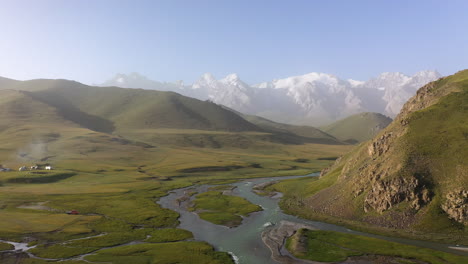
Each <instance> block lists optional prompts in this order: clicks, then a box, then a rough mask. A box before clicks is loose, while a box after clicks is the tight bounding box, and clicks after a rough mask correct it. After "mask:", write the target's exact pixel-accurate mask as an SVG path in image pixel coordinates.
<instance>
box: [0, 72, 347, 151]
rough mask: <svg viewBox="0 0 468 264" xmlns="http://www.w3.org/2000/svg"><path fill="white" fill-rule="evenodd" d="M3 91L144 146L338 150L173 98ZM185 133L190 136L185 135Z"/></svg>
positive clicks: (2, 86)
mask: <svg viewBox="0 0 468 264" xmlns="http://www.w3.org/2000/svg"><path fill="white" fill-rule="evenodd" d="M7 90H12V91H20V92H22V94H24V95H25V96H28V98H29V100H34V103H33V104H30V107H31V109H34V108H40V107H45V106H46V107H47V108H51V109H54V111H55V113H56V114H57V115H58V116H59V117H61V118H62V119H63V120H64V121H66V122H68V123H74V124H75V125H77V126H79V127H82V128H87V129H90V130H93V131H97V132H103V133H113V134H118V135H121V136H123V137H128V138H131V139H133V140H142V141H145V142H147V143H148V144H157V145H161V144H163V145H168V144H169V145H171V144H175V145H178V146H184V147H186V146H197V147H215V148H219V147H223V146H228V147H241V148H246V147H248V146H251V145H256V143H257V142H261V141H266V142H276V143H281V144H304V143H319V144H342V143H341V142H340V141H338V140H336V139H335V138H333V137H332V136H330V135H327V134H326V133H323V132H321V131H320V130H318V129H315V128H312V127H298V126H289V125H283V124H279V123H274V122H271V121H269V120H266V119H265V120H264V121H262V122H258V124H254V123H252V122H249V121H248V120H246V119H245V118H244V117H243V116H241V114H240V113H236V112H233V111H231V110H229V109H226V108H224V107H222V106H219V105H217V104H214V103H212V102H209V101H200V100H196V99H193V98H189V97H185V96H182V95H179V94H177V93H173V92H160V91H153V90H142V89H123V88H117V87H93V86H87V85H83V84H81V83H78V82H74V81H68V80H60V79H58V80H47V79H38V80H31V81H15V80H10V79H1V80H0V91H7ZM37 111H42V110H37ZM12 120H13V119H12ZM6 123H7V122H6ZM174 129H176V130H178V132H177V133H175V131H174ZM188 129H190V130H191V131H190V132H188V133H186V132H187V131H186V130H188ZM168 130H169V131H170V132H168ZM194 131H201V132H200V133H194ZM205 131H211V133H207V132H205ZM218 132H225V133H224V134H220V133H218ZM238 132H242V133H243V132H248V133H243V134H242V133H241V134H236V133H238Z"/></svg>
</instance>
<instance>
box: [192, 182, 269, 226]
mask: <svg viewBox="0 0 468 264" xmlns="http://www.w3.org/2000/svg"><path fill="white" fill-rule="evenodd" d="M193 204H194V206H193V209H194V210H197V211H201V212H198V215H199V216H200V218H202V219H204V220H206V221H209V222H212V223H214V224H217V225H225V226H229V227H234V226H238V225H240V224H241V223H242V217H241V216H247V215H249V214H250V213H253V212H256V211H261V210H262V209H261V207H260V206H258V205H256V204H252V203H251V202H249V201H247V200H245V199H244V198H241V197H238V196H232V195H223V193H222V192H219V191H208V192H205V193H201V194H198V195H197V196H196V198H195V200H194V201H193Z"/></svg>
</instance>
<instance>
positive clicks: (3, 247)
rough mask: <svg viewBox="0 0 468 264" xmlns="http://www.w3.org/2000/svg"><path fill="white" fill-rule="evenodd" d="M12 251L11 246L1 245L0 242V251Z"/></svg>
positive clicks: (12, 247)
mask: <svg viewBox="0 0 468 264" xmlns="http://www.w3.org/2000/svg"><path fill="white" fill-rule="evenodd" d="M12 249H15V247H14V246H13V245H11V244H8V243H3V242H0V251H3V250H12Z"/></svg>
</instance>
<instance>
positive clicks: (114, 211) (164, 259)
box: [0, 124, 350, 263]
mask: <svg viewBox="0 0 468 264" xmlns="http://www.w3.org/2000/svg"><path fill="white" fill-rule="evenodd" d="M141 133H142V132H141V131H134V132H128V133H125V132H122V135H123V134H125V138H124V137H123V136H122V135H118V134H114V135H111V134H106V133H100V132H95V131H90V130H88V129H84V128H80V127H69V126H67V127H60V126H59V125H57V127H54V126H50V127H45V126H41V125H35V126H34V125H31V124H24V125H23V126H21V127H10V128H6V129H4V130H2V132H1V133H0V137H1V139H2V140H1V141H0V161H1V162H0V163H1V164H2V165H4V167H8V168H12V169H14V171H11V172H0V239H3V240H9V241H17V242H20V241H28V242H29V244H30V245H36V247H35V248H33V249H31V250H30V252H31V253H33V254H34V255H36V256H38V257H41V258H44V259H51V260H49V261H48V260H41V259H30V258H28V257H27V256H26V255H21V256H20V257H18V256H16V257H14V256H12V255H9V254H6V253H5V252H3V253H0V262H1V263H48V262H54V261H55V260H56V259H64V260H66V261H63V262H61V263H83V261H82V260H79V259H76V256H78V255H81V254H89V255H87V256H85V257H84V259H85V260H86V261H92V262H112V263H231V261H232V260H231V258H230V257H229V256H228V254H227V253H222V252H217V251H215V250H214V249H213V248H212V247H211V246H210V245H208V244H206V243H202V242H196V241H193V240H192V234H191V233H190V232H188V231H186V230H181V229H177V228H176V227H177V225H178V220H177V218H178V214H177V213H176V212H174V211H171V210H167V209H164V208H161V207H160V206H159V205H158V204H157V203H156V202H157V200H158V199H159V198H160V197H162V196H165V195H166V194H167V193H168V191H170V190H172V189H176V188H182V187H187V186H190V185H194V184H205V183H209V184H221V183H222V184H225V183H229V182H235V181H238V180H239V179H244V178H252V177H274V176H284V175H302V174H308V173H311V172H313V171H318V170H320V169H321V168H323V167H325V166H327V165H329V164H330V162H331V161H330V160H326V159H323V158H324V157H325V158H326V157H330V156H338V155H341V154H342V153H344V152H346V151H348V150H349V149H350V146H347V145H322V144H278V143H275V142H269V141H261V140H258V138H257V137H263V136H265V135H264V134H262V133H258V132H219V131H214V132H211V131H197V130H190V131H185V130H176V129H159V130H151V132H148V131H146V132H145V135H146V136H145V137H143V136H135V137H134V138H132V135H137V134H141ZM207 135H208V136H210V137H213V138H215V139H216V140H217V141H219V142H220V143H219V144H221V145H222V147H212V146H207V145H205V146H204V147H200V146H197V145H196V144H195V145H196V146H193V145H192V146H185V145H184V144H185V143H184V144H179V141H177V140H176V141H171V140H172V139H173V138H174V137H175V138H177V139H181V141H183V142H186V140H187V138H189V139H190V140H193V138H196V137H204V136H207ZM137 138H139V140H137ZM154 138H159V140H160V139H161V138H163V139H164V140H161V141H162V142H164V143H161V144H158V143H157V142H158V140H154ZM239 138H243V139H245V140H247V141H248V144H246V146H243V145H239V144H237V143H236V144H234V143H235V142H236V140H237V139H239ZM171 142H173V145H171ZM174 142H175V143H174ZM223 144H226V146H224V145H223ZM298 160H299V161H298ZM36 163H37V164H50V165H52V166H53V167H54V170H51V171H45V170H37V171H18V168H19V167H20V166H31V165H34V164H36ZM213 168H214V169H213ZM207 195H208V196H209V195H214V197H204V196H207ZM215 197H216V198H217V199H218V198H222V199H221V200H220V201H222V202H223V203H224V202H226V203H228V204H229V205H238V208H237V209H239V210H237V211H236V212H229V213H230V215H229V217H231V218H232V217H233V215H235V217H239V216H238V215H242V214H247V213H248V212H246V211H245V210H244V209H245V208H244V206H245V202H246V201H239V200H237V197H234V196H225V195H220V194H219V192H217V191H213V193H207V194H202V195H200V200H199V201H201V202H200V203H199V206H201V207H204V206H206V204H205V205H204V204H203V202H202V201H203V198H205V199H210V198H215ZM251 206H253V205H251ZM215 207H216V206H215ZM241 207H242V208H241ZM69 210H77V211H78V212H79V215H68V214H66V211H69ZM249 212H250V211H249ZM229 217H228V218H229ZM223 221H225V219H223ZM224 223H225V222H224ZM130 242H133V243H134V244H131V243H130ZM129 243H130V244H129ZM0 248H1V250H7V249H11V248H10V246H9V245H4V244H0ZM156 256H157V257H156ZM15 261H17V262H15Z"/></svg>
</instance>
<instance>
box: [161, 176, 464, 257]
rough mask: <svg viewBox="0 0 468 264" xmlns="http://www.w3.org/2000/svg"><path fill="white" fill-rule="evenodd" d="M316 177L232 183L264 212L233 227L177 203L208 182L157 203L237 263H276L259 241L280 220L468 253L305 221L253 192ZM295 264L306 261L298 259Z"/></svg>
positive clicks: (184, 226)
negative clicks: (259, 187)
mask: <svg viewBox="0 0 468 264" xmlns="http://www.w3.org/2000/svg"><path fill="white" fill-rule="evenodd" d="M316 176H317V174H310V175H306V176H288V177H273V178H260V179H248V180H244V181H240V182H237V183H234V184H231V186H235V188H234V189H233V191H232V195H237V196H240V197H243V198H245V199H247V200H248V201H250V202H251V203H254V204H257V205H259V206H261V207H262V208H263V211H260V212H255V213H252V214H250V215H249V216H248V217H245V218H244V219H243V222H242V224H241V225H240V226H238V227H235V228H228V227H225V226H221V225H215V224H212V223H210V222H207V221H205V220H202V219H201V218H199V217H198V215H197V214H196V213H194V212H190V211H187V210H186V208H187V206H184V203H187V202H189V201H184V202H180V199H181V198H183V197H184V196H186V191H187V190H189V189H190V191H192V190H194V191H196V192H198V193H202V192H205V191H206V190H207V189H208V188H209V187H211V186H210V185H200V186H195V187H193V186H192V187H188V188H182V189H177V190H173V191H172V192H171V193H170V194H169V195H168V196H165V197H162V198H161V199H160V200H159V202H158V203H159V204H160V205H161V206H162V207H165V208H168V209H171V210H174V211H177V212H178V213H179V214H180V218H179V221H180V225H179V227H180V228H183V229H186V230H189V231H191V232H192V233H193V235H194V238H195V239H196V240H201V241H206V242H208V243H210V244H211V245H213V246H214V247H215V248H216V249H217V250H220V251H225V252H229V253H230V254H231V255H232V256H233V258H234V260H235V261H236V263H239V264H251V263H256V264H263V263H264V264H268V263H279V262H276V261H274V260H273V259H272V252H271V251H270V249H269V248H268V247H267V246H266V245H265V244H264V243H263V241H262V233H263V231H265V230H266V229H269V228H272V226H274V225H275V224H278V223H280V222H281V221H288V222H294V223H298V224H305V225H309V226H313V227H314V228H315V229H319V230H329V231H337V232H344V233H350V234H357V235H364V236H368V237H375V238H380V239H384V240H387V241H393V242H399V243H403V244H409V245H414V246H420V247H426V248H431V249H436V250H440V251H445V252H450V253H454V254H458V255H466V256H468V252H463V251H461V250H457V249H454V248H453V247H455V245H448V244H439V243H432V242H426V241H418V240H410V239H403V238H396V237H386V236H380V235H374V234H368V233H363V232H358V231H354V230H350V229H348V228H346V227H342V226H337V225H332V224H327V223H323V222H317V221H310V220H305V219H302V218H298V217H296V216H292V215H288V214H285V213H283V212H282V211H281V209H280V208H279V205H278V202H279V199H280V198H279V197H280V195H278V196H276V197H268V196H260V195H257V194H255V193H254V191H253V187H254V186H255V185H259V184H265V183H267V182H271V181H277V180H285V179H293V178H299V177H316ZM281 251H282V253H283V254H287V252H285V251H284V249H283V250H281ZM294 263H306V262H302V261H299V260H297V261H295V262H294Z"/></svg>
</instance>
